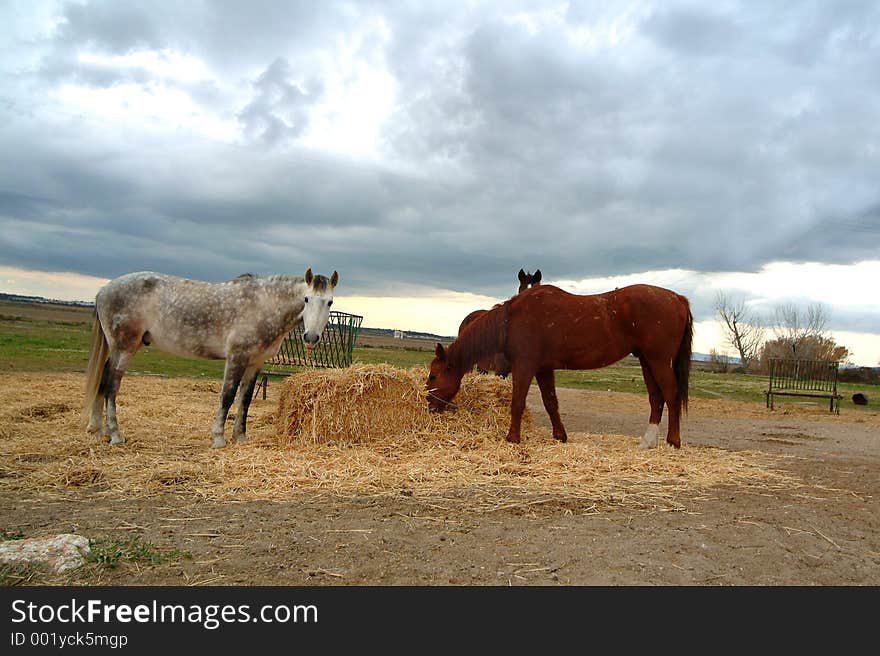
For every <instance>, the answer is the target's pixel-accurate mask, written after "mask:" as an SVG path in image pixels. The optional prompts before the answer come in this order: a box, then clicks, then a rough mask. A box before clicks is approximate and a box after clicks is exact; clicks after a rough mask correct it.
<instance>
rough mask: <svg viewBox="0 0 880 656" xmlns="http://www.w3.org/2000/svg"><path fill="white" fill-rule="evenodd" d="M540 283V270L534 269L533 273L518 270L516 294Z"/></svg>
mask: <svg viewBox="0 0 880 656" xmlns="http://www.w3.org/2000/svg"><path fill="white" fill-rule="evenodd" d="M540 284H541V270H540V269H535V272H534V273H526V272H525V271H523V270H522V269H520V270H519V289H518V290H517V292H516V293H517V294H521V293H522V292H524V291H525V290H527V289H528V288H529V287H537V286H538V285H540Z"/></svg>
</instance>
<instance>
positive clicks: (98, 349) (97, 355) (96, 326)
mask: <svg viewBox="0 0 880 656" xmlns="http://www.w3.org/2000/svg"><path fill="white" fill-rule="evenodd" d="M109 354H110V346H109V345H108V344H107V338H106V337H105V336H104V329H103V328H102V327H101V319H100V318H99V317H98V311H97V308H96V309H95V316H94V322H93V324H92V350H91V352H90V353H89V365H88V367H86V389H85V400H84V401H83V412H82V414H83V418H84V419H85V420H87V421H88V419H89V416H90V415H91V413H92V405H94V403H95V397H97V396H98V390H99V388H100V387H101V379H102V378H103V377H104V365H105V364H106V363H107V358H108V357H109Z"/></svg>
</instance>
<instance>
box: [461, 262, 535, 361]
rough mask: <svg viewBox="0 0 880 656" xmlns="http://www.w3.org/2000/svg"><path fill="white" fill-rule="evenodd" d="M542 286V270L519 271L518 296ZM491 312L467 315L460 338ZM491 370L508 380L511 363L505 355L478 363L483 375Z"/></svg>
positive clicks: (498, 355)
mask: <svg viewBox="0 0 880 656" xmlns="http://www.w3.org/2000/svg"><path fill="white" fill-rule="evenodd" d="M540 284H541V270H540V269H535V272H534V273H526V272H525V271H523V270H522V269H520V270H519V289H518V290H517V292H516V293H517V294H521V293H522V292H524V291H525V290H527V289H529V288H530V287H536V286H537V285H540ZM488 311H489V310H474V311H473V312H471V313H470V314H469V315H467V316H466V317H465V318H464V319H462V320H461V325H460V326H459V327H458V336H459V337H461V334H462V333H463V332H464V329H465V328H467V327H468V326H469V325H471V324H472V323H473V322H474V319H476V318H477V317H482V316H483V315H484V314H486V312H488ZM489 370H492V371H494V372H495V373H496V374H497V375H499V376H501V377H502V378H507V374H509V373H510V363H509V362H508V361H507V358H505V357H504V354H503V353H496V354H495V355H493V356H491V357H486V358H482V359H481V360H480V361H479V362H477V371H478V372H479V373H481V374H487V373H489Z"/></svg>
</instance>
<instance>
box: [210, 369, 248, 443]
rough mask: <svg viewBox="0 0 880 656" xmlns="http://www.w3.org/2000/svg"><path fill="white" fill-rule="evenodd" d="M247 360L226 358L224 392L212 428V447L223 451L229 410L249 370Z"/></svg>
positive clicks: (221, 393) (221, 394)
mask: <svg viewBox="0 0 880 656" xmlns="http://www.w3.org/2000/svg"><path fill="white" fill-rule="evenodd" d="M247 368H248V367H247V360H246V359H244V358H242V357H234V356H230V357H228V358H226V368H225V369H224V372H223V390H222V391H221V392H220V406H219V407H218V408H217V415H216V416H215V417H214V425H213V426H212V427H211V438H212V440H213V441H212V444H211V446H212V447H213V448H215V449H222V448H223V447H224V446H226V438H225V437H223V429H224V427H225V425H226V417H228V416H229V408H231V407H232V402H233V401H235V393H236V392H237V391H238V385H239V383H240V382H241V379H242V376H244V372H245V371H246V370H247Z"/></svg>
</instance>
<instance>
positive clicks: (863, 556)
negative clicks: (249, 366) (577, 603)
mask: <svg viewBox="0 0 880 656" xmlns="http://www.w3.org/2000/svg"><path fill="white" fill-rule="evenodd" d="M328 375H336V376H344V377H343V378H339V379H338V380H331V381H329V382H328V379H327V376H328ZM377 381H378V383H377ZM5 382H6V385H4V386H3V388H2V390H0V395H2V405H0V499H2V504H0V529H2V530H3V531H4V533H6V534H21V535H25V536H27V537H35V536H40V535H48V534H54V533H58V532H69V531H75V532H77V533H81V534H83V535H86V536H88V537H90V538H92V539H100V540H108V539H113V540H119V541H123V540H127V539H131V538H132V537H134V536H136V537H137V538H138V539H140V540H141V541H143V542H144V543H148V544H151V545H155V546H156V547H157V548H158V549H162V550H167V551H169V552H175V553H178V552H185V553H187V554H188V555H189V557H186V558H179V559H171V560H170V561H169V562H162V563H159V564H144V563H138V562H134V563H130V564H126V563H122V564H120V566H118V567H116V568H113V569H108V568H106V567H100V566H98V565H97V564H90V565H88V566H87V567H85V568H83V569H81V570H79V571H77V572H75V573H73V574H70V575H68V576H66V577H50V576H48V575H46V574H43V573H40V572H36V573H30V574H29V575H28V577H27V578H26V581H27V582H31V583H74V584H81V583H84V584H96V583H101V584H154V583H155V584H186V583H190V584H281V585H287V584H289V585H304V584H306V585H307V584H337V585H338V584H342V585H359V584H416V585H444V584H477V585H483V584H493V585H498V584H504V585H507V584H514V585H516V584H577V585H590V584H636V585H640V584H652V585H654V584H656V585H666V584H680V585H681V584H683V585H691V584H709V585H726V584H733V585H740V584H758V585H778V584H797V585H800V584H805V585H809V584H826V585H841V584H855V585H861V584H872V585H876V584H877V583H880V574H878V572H880V567H878V565H880V513H878V505H877V495H878V490H880V482H878V477H877V475H876V474H877V468H878V464H880V440H878V438H877V434H878V432H880V431H878V428H880V413H876V412H861V413H858V414H855V413H847V412H846V410H844V411H842V414H841V415H840V416H839V417H837V416H833V415H829V414H827V413H826V412H824V411H822V410H821V409H820V408H819V407H816V406H809V405H804V404H797V403H790V404H784V405H783V406H782V409H778V410H777V411H775V412H772V413H771V412H769V411H767V410H765V409H764V408H763V407H762V406H760V405H757V404H753V403H741V402H733V401H722V400H705V399H692V401H691V410H690V414H689V416H688V418H687V420H686V423H685V426H684V433H683V440H684V443H685V446H684V447H683V448H682V449H681V450H680V451H674V450H671V449H667V448H665V447H663V448H658V449H654V450H650V451H647V452H646V451H641V450H638V449H637V448H636V445H637V443H638V441H639V436H640V435H641V433H642V432H643V430H644V426H645V423H646V418H647V414H648V412H647V400H646V399H644V398H642V397H641V396H638V395H630V394H624V393H610V392H592V391H577V390H562V389H561V390H559V397H560V405H561V411H562V416H563V420H564V421H565V422H566V426H567V428H568V431H569V435H570V438H571V439H570V441H569V443H567V444H558V443H556V442H554V441H553V440H552V438H551V437H550V431H549V424H548V421H547V419H546V414H545V413H544V410H543V407H542V406H541V403H540V397H539V395H538V394H537V390H534V389H533V390H532V392H531V394H530V399H529V407H530V411H531V422H532V423H531V425H529V426H528V427H527V428H526V430H525V432H524V443H523V444H521V445H509V444H506V443H505V442H504V441H503V436H504V434H505V432H506V420H507V414H506V403H507V400H508V399H509V389H508V386H509V382H507V381H500V380H498V379H495V378H493V377H476V376H475V377H473V378H471V379H466V384H465V387H464V388H463V390H462V395H461V397H460V398H459V401H460V405H461V407H460V408H459V410H458V411H457V412H456V413H453V414H444V415H440V416H431V415H428V413H427V412H426V411H425V410H424V407H423V403H422V401H421V399H420V398H419V394H418V389H419V387H420V385H421V384H422V383H423V379H422V377H421V373H420V372H405V371H403V372H402V371H401V370H392V369H391V368H390V367H388V368H387V369H383V368H382V367H380V366H364V367H355V368H354V369H353V370H351V371H348V372H346V373H345V374H340V373H338V372H337V373H336V374H330V373H328V372H321V373H319V374H303V375H301V376H300V377H299V379H298V382H297V383H296V384H295V388H289V385H294V382H293V381H291V382H290V383H287V384H285V385H281V384H276V385H272V386H270V388H269V392H270V395H269V398H268V399H267V400H266V401H263V400H262V399H255V401H254V403H253V405H252V407H251V415H250V421H249V434H250V437H251V440H250V441H249V442H248V443H246V444H242V445H231V446H230V447H228V448H227V449H224V450H219V451H215V450H211V449H210V448H208V447H209V444H210V440H209V438H208V429H209V426H210V423H211V419H212V415H213V412H214V408H215V404H216V402H217V392H218V389H219V382H218V381H205V380H190V379H166V378H159V377H146V376H129V377H127V378H126V380H125V381H124V383H123V386H122V391H121V393H120V397H119V416H120V425H121V428H122V431H123V434H125V435H126V437H127V439H128V442H127V443H126V444H125V445H123V446H122V447H114V448H112V449H111V448H110V447H109V446H107V445H106V444H104V443H103V442H102V440H100V439H99V438H96V437H93V436H88V435H86V434H85V431H84V430H83V429H82V427H81V424H80V418H79V403H80V391H81V386H82V377H81V375H78V374H55V375H49V374H13V375H9V376H6V381H5ZM377 384H378V387H376V385H377ZM395 385H396V386H397V387H395ZM319 388H320V389H319ZM303 390H306V391H303ZM377 390H378V391H377ZM297 394H298V395H300V397H299V398H295V399H294V400H295V401H296V403H293V404H291V403H290V401H291V399H292V398H293V397H294V396H295V395H297ZM310 394H311V396H309V395H310ZM377 394H378V396H376V395H377ZM371 395H372V396H371ZM383 395H384V396H383ZM281 396H284V397H285V403H286V405H285V403H282V404H281V406H280V410H279V397H281ZM370 399H372V405H370V403H371V401H370ZM487 400H488V401H487ZM310 404H311V405H310ZM303 408H305V410H303ZM334 421H335V422H336V424H335V425H333V428H332V430H324V431H322V430H321V428H320V427H322V426H328V425H330V424H332V423H333V422H334ZM664 424H665V422H664ZM230 425H231V424H230Z"/></svg>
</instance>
